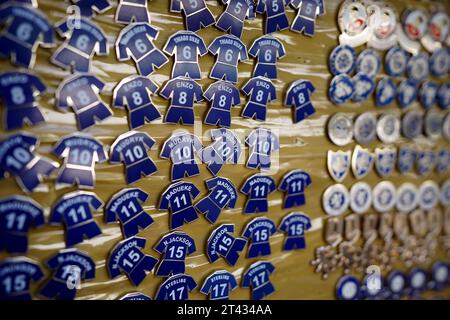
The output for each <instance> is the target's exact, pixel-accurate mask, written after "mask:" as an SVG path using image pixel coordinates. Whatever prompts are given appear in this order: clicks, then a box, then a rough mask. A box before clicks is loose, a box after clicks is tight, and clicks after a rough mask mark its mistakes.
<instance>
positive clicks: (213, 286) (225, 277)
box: [200, 270, 238, 300]
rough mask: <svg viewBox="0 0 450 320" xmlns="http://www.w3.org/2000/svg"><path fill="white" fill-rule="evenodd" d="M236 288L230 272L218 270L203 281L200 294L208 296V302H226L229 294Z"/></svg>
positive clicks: (236, 285)
mask: <svg viewBox="0 0 450 320" xmlns="http://www.w3.org/2000/svg"><path fill="white" fill-rule="evenodd" d="M237 287H238V284H237V282H236V278H235V277H234V275H233V274H232V273H231V272H228V271H226V270H219V271H215V272H214V273H212V274H211V275H209V276H208V277H207V278H206V279H205V282H203V286H202V288H201V289H200V292H201V293H203V294H204V295H209V299H210V300H228V299H229V295H230V292H231V291H233V290H235V289H236V288H237Z"/></svg>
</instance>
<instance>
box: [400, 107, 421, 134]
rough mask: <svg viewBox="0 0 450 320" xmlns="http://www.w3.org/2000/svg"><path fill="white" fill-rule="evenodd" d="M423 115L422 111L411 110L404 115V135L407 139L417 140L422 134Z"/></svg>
mask: <svg viewBox="0 0 450 320" xmlns="http://www.w3.org/2000/svg"><path fill="white" fill-rule="evenodd" d="M422 128H423V114H422V112H420V111H415V110H411V111H408V112H407V113H406V114H404V115H403V118H402V133H403V136H404V137H405V138H407V139H411V140H412V139H415V138H417V137H418V136H420V134H421V133H422Z"/></svg>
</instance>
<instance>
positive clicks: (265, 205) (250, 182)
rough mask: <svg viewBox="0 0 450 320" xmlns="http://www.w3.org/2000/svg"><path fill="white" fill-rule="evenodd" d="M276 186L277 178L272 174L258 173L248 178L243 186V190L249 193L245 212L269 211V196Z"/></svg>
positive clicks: (244, 192)
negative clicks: (271, 175) (274, 178)
mask: <svg viewBox="0 0 450 320" xmlns="http://www.w3.org/2000/svg"><path fill="white" fill-rule="evenodd" d="M276 188H277V187H276V183H275V180H273V178H272V177H270V176H267V175H263V174H258V173H256V174H254V175H252V176H250V177H249V178H247V180H245V182H244V184H243V186H242V187H241V192H242V193H243V194H246V195H248V196H247V202H246V203H245V208H244V213H245V214H247V213H263V212H268V211H269V201H268V197H269V194H270V193H272V192H274V191H275V190H276Z"/></svg>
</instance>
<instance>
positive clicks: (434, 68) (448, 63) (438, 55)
mask: <svg viewBox="0 0 450 320" xmlns="http://www.w3.org/2000/svg"><path fill="white" fill-rule="evenodd" d="M449 71H450V49H448V48H440V49H437V50H435V51H434V52H433V54H432V55H431V57H430V72H431V74H432V75H433V76H435V77H439V78H440V77H445V76H446V75H447V74H448V72H449Z"/></svg>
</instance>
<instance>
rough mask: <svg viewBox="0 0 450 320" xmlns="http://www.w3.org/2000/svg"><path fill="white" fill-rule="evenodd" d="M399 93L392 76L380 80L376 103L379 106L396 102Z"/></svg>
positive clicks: (376, 91)
mask: <svg viewBox="0 0 450 320" xmlns="http://www.w3.org/2000/svg"><path fill="white" fill-rule="evenodd" d="M396 95H397V86H396V85H395V83H394V81H392V79H391V78H383V79H381V80H380V81H378V84H377V87H376V90H375V103H376V105H377V107H385V106H388V105H390V104H391V103H392V102H394V100H395V97H396Z"/></svg>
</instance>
